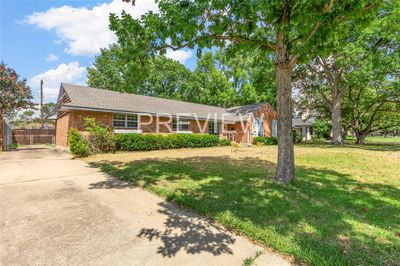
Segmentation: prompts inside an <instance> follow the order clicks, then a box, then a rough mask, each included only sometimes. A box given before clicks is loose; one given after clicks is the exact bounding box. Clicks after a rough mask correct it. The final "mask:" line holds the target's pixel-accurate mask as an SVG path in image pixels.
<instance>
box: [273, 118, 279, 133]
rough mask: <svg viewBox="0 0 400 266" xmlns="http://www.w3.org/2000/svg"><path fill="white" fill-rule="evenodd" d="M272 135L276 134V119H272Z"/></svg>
mask: <svg viewBox="0 0 400 266" xmlns="http://www.w3.org/2000/svg"><path fill="white" fill-rule="evenodd" d="M272 136H273V137H277V136H278V120H275V119H274V120H272Z"/></svg>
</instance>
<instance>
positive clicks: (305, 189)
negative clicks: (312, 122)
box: [87, 144, 400, 265]
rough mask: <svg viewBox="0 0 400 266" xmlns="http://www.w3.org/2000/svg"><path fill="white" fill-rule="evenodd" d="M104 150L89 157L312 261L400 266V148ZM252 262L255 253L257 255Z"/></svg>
mask: <svg viewBox="0 0 400 266" xmlns="http://www.w3.org/2000/svg"><path fill="white" fill-rule="evenodd" d="M295 154H296V179H295V180H294V181H293V182H292V183H291V184H289V185H287V186H283V185H279V184H276V183H275V182H273V181H272V180H271V179H269V178H268V177H271V176H272V175H273V173H274V170H275V167H276V164H275V160H276V156H277V148H276V146H265V147H251V148H231V147H220V148H205V149H183V150H179V151H175V150H166V151H153V152H137V153H116V154H103V155H97V156H93V157H90V158H88V159H87V160H88V161H89V162H90V163H91V164H93V165H95V166H97V167H100V168H101V170H102V171H104V172H106V173H108V174H110V175H113V176H116V177H120V178H123V179H125V180H129V181H131V182H132V184H134V185H140V186H142V187H144V188H146V189H148V190H150V191H152V192H154V193H156V194H158V195H161V196H162V197H165V198H166V199H168V200H170V201H173V202H175V203H177V204H178V205H181V206H185V207H187V208H190V209H193V210H195V211H196V212H198V213H200V214H202V215H205V216H207V217H210V218H212V219H214V220H215V221H217V222H219V223H221V224H223V225H224V226H225V227H227V228H229V229H233V230H235V231H237V232H240V233H242V234H245V235H247V236H248V237H250V238H252V239H254V240H256V241H257V242H259V243H261V244H264V245H266V246H268V247H272V248H273V249H275V250H277V251H279V252H281V253H283V254H287V255H290V256H294V258H295V259H296V261H297V262H300V263H301V262H305V263H307V264H309V265H400V261H399V258H400V145H390V146H385V145H365V146H356V145H348V146H343V147H333V146H330V145H325V144H322V145H306V144H303V145H296V147H295ZM246 263H250V259H249V261H248V262H246Z"/></svg>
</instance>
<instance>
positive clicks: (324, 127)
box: [314, 119, 331, 139]
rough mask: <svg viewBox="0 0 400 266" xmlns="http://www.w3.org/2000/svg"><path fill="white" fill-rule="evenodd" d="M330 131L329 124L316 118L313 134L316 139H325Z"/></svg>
mask: <svg viewBox="0 0 400 266" xmlns="http://www.w3.org/2000/svg"><path fill="white" fill-rule="evenodd" d="M330 131H331V125H330V124H329V122H328V121H326V120H324V119H317V120H315V123H314V135H315V137H316V138H317V139H327V138H329V134H330Z"/></svg>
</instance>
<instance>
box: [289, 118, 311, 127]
mask: <svg viewBox="0 0 400 266" xmlns="http://www.w3.org/2000/svg"><path fill="white" fill-rule="evenodd" d="M314 120H315V119H314V118H309V119H306V120H303V119H301V118H300V117H293V119H292V127H305V126H313V125H314V122H315V121H314Z"/></svg>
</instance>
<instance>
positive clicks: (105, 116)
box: [69, 111, 112, 131]
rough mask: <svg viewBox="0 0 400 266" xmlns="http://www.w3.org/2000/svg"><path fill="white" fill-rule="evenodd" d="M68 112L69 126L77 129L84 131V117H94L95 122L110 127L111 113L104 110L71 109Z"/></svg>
mask: <svg viewBox="0 0 400 266" xmlns="http://www.w3.org/2000/svg"><path fill="white" fill-rule="evenodd" d="M69 114H70V127H71V128H75V129H77V130H79V131H85V129H86V126H85V120H84V119H85V118H87V117H90V118H94V119H95V121H96V122H97V123H100V124H103V125H104V126H107V127H109V128H112V113H105V112H91V111H71V112H69Z"/></svg>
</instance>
